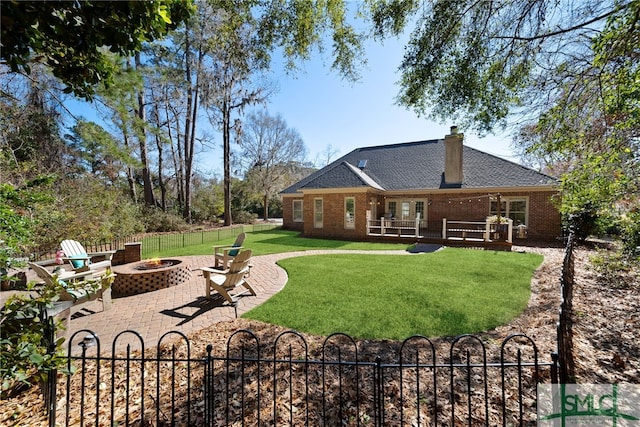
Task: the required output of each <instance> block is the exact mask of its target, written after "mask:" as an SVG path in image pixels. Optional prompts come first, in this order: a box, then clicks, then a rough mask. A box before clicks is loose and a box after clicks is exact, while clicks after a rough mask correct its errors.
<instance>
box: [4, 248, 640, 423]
mask: <svg viewBox="0 0 640 427" xmlns="http://www.w3.org/2000/svg"><path fill="white" fill-rule="evenodd" d="M514 250H526V251H529V252H537V253H541V254H543V255H544V257H545V261H544V263H543V265H542V266H541V267H540V268H539V269H538V271H537V272H536V274H535V276H534V278H533V280H532V285H531V289H532V293H531V300H530V303H529V307H528V309H527V310H526V311H525V312H524V313H523V314H522V315H521V316H519V317H518V318H517V319H515V320H514V321H513V322H511V323H510V324H508V325H504V326H501V327H499V328H496V329H495V330H492V331H487V332H486V333H483V334H479V336H480V337H481V339H482V340H483V342H484V343H486V345H487V348H488V351H489V353H490V357H489V358H490V359H491V358H493V357H494V356H495V354H496V351H497V349H498V346H499V344H500V343H501V342H502V340H503V339H504V338H505V337H507V336H508V335H510V334H512V333H523V334H526V335H527V336H529V337H530V338H532V339H533V341H534V342H535V343H536V345H537V347H538V350H539V354H540V357H541V358H543V359H544V360H548V359H549V355H550V353H551V352H553V351H555V350H556V322H557V320H558V319H557V317H558V307H559V304H560V290H559V280H560V279H559V278H560V269H561V264H562V258H563V250H562V249H560V248H530V247H527V248H522V247H520V248H514ZM594 253H595V249H594V248H592V247H579V248H578V249H577V250H576V252H575V256H576V259H575V268H576V271H575V281H576V287H575V291H574V292H575V294H574V312H575V319H574V320H575V326H574V333H575V342H574V349H575V353H576V369H577V379H578V382H579V383H622V382H627V383H638V382H640V357H638V356H640V341H638V340H637V338H636V336H635V335H636V331H637V330H638V326H640V298H638V297H639V292H640V284H639V283H638V280H636V279H637V277H638V276H637V273H635V272H634V273H630V275H629V276H627V277H622V278H619V280H616V281H615V283H605V282H603V281H602V280H601V278H600V277H599V276H598V275H597V274H596V273H595V272H594V270H593V269H592V268H591V266H590V264H591V263H590V256H592V255H593V254H594ZM241 329H249V330H251V331H252V332H253V333H254V334H255V335H256V336H258V337H259V339H260V343H261V344H262V343H272V342H273V340H274V339H275V337H276V336H278V334H280V333H281V332H283V331H284V329H283V328H280V327H277V326H273V325H268V324H264V323H260V322H255V321H248V320H244V319H237V320H233V321H229V322H221V323H219V324H216V325H215V326H213V327H211V328H207V329H203V330H201V331H198V332H197V333H194V334H191V336H189V340H190V344H191V349H198V350H197V351H202V349H204V348H206V346H207V345H208V344H211V345H213V348H214V349H223V348H225V346H226V343H227V340H228V339H229V337H230V336H231V335H232V334H234V333H235V332H236V331H238V330H241ZM300 335H301V336H302V337H303V338H304V339H305V341H306V343H307V344H308V347H309V349H310V352H311V353H313V352H314V351H315V352H317V351H318V349H320V348H321V347H322V343H323V342H324V340H325V337H318V336H312V335H308V334H300ZM433 341H434V343H435V346H436V351H437V357H436V359H437V360H438V361H444V360H447V358H448V357H449V349H450V342H451V339H450V338H449V339H447V338H442V339H436V340H433ZM399 345H400V343H399V342H396V341H371V340H367V341H358V342H357V346H358V351H359V355H358V358H359V359H361V360H362V359H364V358H366V357H368V356H371V357H374V356H375V355H385V354H388V355H392V354H396V353H397V351H398V347H399ZM184 347H185V346H178V347H177V352H178V356H180V354H184V351H185V348H184ZM192 351H195V350H192ZM261 351H265V352H266V353H265V354H268V352H269V351H270V350H269V349H266V350H261ZM147 356H148V355H147ZM192 356H193V355H192ZM316 356H317V354H316ZM89 369H92V368H89ZM108 370H109V368H107V369H105V371H108ZM115 375H116V376H117V377H118V378H119V379H122V377H123V375H124V374H123V372H120V371H119V370H116V371H115ZM266 375H270V374H269V373H267V374H266ZM192 380H193V381H194V384H195V387H198V386H199V385H200V382H201V381H202V379H198V378H192ZM73 381H75V380H73ZM160 382H161V384H164V383H165V382H169V378H165V377H161V378H160ZM152 383H154V382H152ZM222 386H223V384H218V387H222ZM292 386H293V390H294V392H295V391H296V389H297V388H298V387H302V385H299V384H293V385H292ZM386 386H388V387H400V385H399V384H393V383H387V384H386ZM494 386H495V384H493V383H492V384H490V388H491V389H492V388H493V387H494ZM98 387H103V384H101V385H99V386H98ZM248 392H249V393H250V392H251V390H248ZM494 392H495V393H498V391H497V390H490V393H492V394H493V393H494ZM265 393H266V395H268V393H267V392H265ZM352 397H353V398H354V399H355V397H356V396H352ZM122 398H123V397H122V396H116V399H122ZM134 400H135V399H134ZM297 403H298V404H300V405H302V404H301V403H300V402H297ZM530 403H531V404H532V405H533V404H534V402H530ZM290 404H291V402H287V399H283V401H282V402H277V405H278V408H279V410H282V412H283V413H286V412H287V411H288V410H289V409H291V408H290V407H287V406H286V405H290ZM58 406H59V407H60V408H61V410H64V408H65V402H64V401H61V402H59V404H58ZM232 406H233V405H232ZM87 407H89V408H90V407H92V406H91V403H88V404H87ZM93 407H95V405H94V406H93ZM109 409H110V408H108V407H107V408H102V407H101V408H100V409H99V410H100V411H101V412H108V410H109ZM442 409H443V411H446V408H442ZM42 410H43V403H42V398H41V396H40V394H39V390H38V389H37V388H33V389H31V390H29V391H27V392H25V393H23V394H22V395H20V396H18V397H15V398H12V399H9V400H5V401H3V402H2V411H1V414H0V425H2V426H39V425H42V426H45V425H46V420H45V418H44V417H43V415H42V413H43V411H42ZM296 410H297V408H296ZM412 411H414V412H412ZM183 412H184V411H183ZM491 412H492V414H490V417H493V412H494V411H493V409H492V411H491ZM130 413H131V414H133V415H132V417H133V418H135V414H136V408H131V409H130ZM406 414H407V416H408V417H409V418H411V417H414V418H415V417H417V415H418V414H416V413H415V409H412V408H410V407H407V408H406ZM359 415H360V414H354V416H359ZM85 416H86V415H85ZM171 416H172V417H177V420H178V424H184V417H185V416H186V414H184V413H177V414H171ZM330 416H331V417H336V416H337V414H330ZM421 416H425V415H424V414H421ZM496 416H497V415H496ZM167 417H168V415H167V414H163V419H165V418H166V419H167V420H168V419H169V418H167ZM191 417H192V424H193V425H198V420H199V419H200V418H199V417H201V412H200V411H195V412H194V413H192V414H191ZM61 419H62V417H61ZM71 419H72V421H73V420H76V419H77V414H75V413H72V414H71ZM262 419H263V420H268V415H267V414H265V415H264V417H263V418H262ZM492 419H493V418H492ZM180 420H182V422H181V421H180ZM245 421H246V422H247V424H249V425H252V424H253V420H251V419H245ZM272 421H273V420H272ZM334 421H336V422H337V418H336V419H335V420H334ZM361 421H363V423H364V421H366V420H361ZM422 423H424V420H423V421H422ZM161 424H162V423H161ZM329 424H331V421H329ZM490 424H492V423H491V422H490ZM72 425H75V424H73V423H72ZM148 425H155V422H150V423H149V424H148Z"/></svg>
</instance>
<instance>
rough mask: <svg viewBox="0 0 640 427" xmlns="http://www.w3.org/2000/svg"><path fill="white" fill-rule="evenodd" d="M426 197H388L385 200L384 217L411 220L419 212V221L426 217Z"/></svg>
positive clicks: (424, 219)
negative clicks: (388, 198)
mask: <svg viewBox="0 0 640 427" xmlns="http://www.w3.org/2000/svg"><path fill="white" fill-rule="evenodd" d="M427 201H428V200H427V199H417V200H416V199H404V200H403V199H400V198H397V199H390V200H387V202H386V203H387V210H386V217H387V218H391V217H393V218H394V219H401V220H405V221H411V220H414V219H416V216H417V215H418V214H420V221H426V219H427Z"/></svg>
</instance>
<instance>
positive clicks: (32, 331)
mask: <svg viewBox="0 0 640 427" xmlns="http://www.w3.org/2000/svg"><path fill="white" fill-rule="evenodd" d="M29 289H30V290H32V289H33V284H30V285H29ZM55 295H57V292H56V291H55V288H53V287H51V288H47V287H45V289H44V290H43V291H42V292H40V293H39V294H38V295H36V296H25V295H13V296H11V297H9V299H8V300H7V301H6V302H5V304H4V306H3V307H2V314H1V315H0V324H1V325H2V329H1V331H2V332H1V333H0V350H1V351H0V378H1V381H2V386H1V390H0V394H1V396H2V397H7V396H12V395H16V394H18V393H19V392H20V391H22V390H23V389H25V388H26V387H30V386H32V385H34V384H37V383H39V382H42V381H44V380H45V379H46V378H47V375H48V374H49V372H51V371H52V370H54V369H58V370H64V368H65V367H66V358H65V357H64V353H63V352H62V351H61V347H62V343H63V342H64V338H59V339H57V340H56V341H54V342H47V341H46V339H45V337H47V336H48V335H51V336H55V331H56V330H58V329H59V328H61V327H62V325H61V321H58V322H55V323H54V325H53V327H54V332H53V334H47V333H46V329H47V328H48V327H49V325H48V324H47V323H46V322H43V321H42V318H41V317H40V315H41V311H42V310H43V309H44V308H46V307H50V306H51V303H52V302H53V301H55V299H56V297H55Z"/></svg>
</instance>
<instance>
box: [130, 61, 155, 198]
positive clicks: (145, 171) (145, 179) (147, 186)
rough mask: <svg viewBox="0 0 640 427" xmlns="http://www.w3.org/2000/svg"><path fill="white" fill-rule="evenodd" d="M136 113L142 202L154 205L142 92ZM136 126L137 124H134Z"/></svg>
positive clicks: (137, 67)
mask: <svg viewBox="0 0 640 427" xmlns="http://www.w3.org/2000/svg"><path fill="white" fill-rule="evenodd" d="M135 64H136V69H139V68H140V67H141V64H140V53H136V56H135ZM136 115H137V116H138V118H139V119H140V124H139V128H138V135H137V137H138V143H139V145H140V162H141V163H142V185H143V189H144V203H145V205H147V206H155V204H156V202H155V198H154V197H153V184H152V182H151V172H149V161H148V159H147V132H146V130H145V124H146V114H145V108H144V92H143V91H142V90H141V91H139V92H138V111H136ZM136 127H138V126H136Z"/></svg>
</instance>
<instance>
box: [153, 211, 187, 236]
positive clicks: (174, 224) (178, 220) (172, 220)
mask: <svg viewBox="0 0 640 427" xmlns="http://www.w3.org/2000/svg"><path fill="white" fill-rule="evenodd" d="M142 220H143V221H144V224H145V229H146V231H147V232H149V233H152V232H165V231H185V230H188V229H189V225H188V224H187V223H186V222H185V220H184V219H183V218H182V217H181V216H180V215H177V214H175V213H173V212H164V211H163V210H161V209H156V208H145V209H143V211H142Z"/></svg>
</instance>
